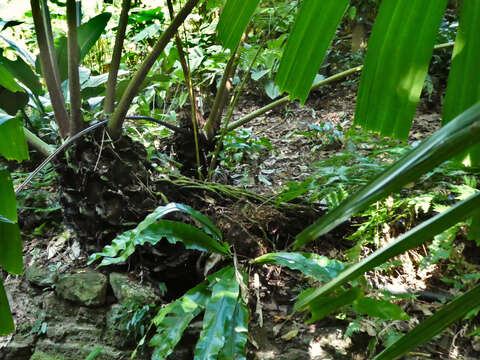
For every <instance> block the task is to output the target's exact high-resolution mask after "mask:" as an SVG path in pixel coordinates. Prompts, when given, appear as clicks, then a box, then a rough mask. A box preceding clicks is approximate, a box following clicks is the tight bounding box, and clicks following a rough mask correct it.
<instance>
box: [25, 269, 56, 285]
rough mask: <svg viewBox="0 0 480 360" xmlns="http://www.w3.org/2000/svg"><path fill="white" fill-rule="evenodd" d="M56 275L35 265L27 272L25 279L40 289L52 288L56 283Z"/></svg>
mask: <svg viewBox="0 0 480 360" xmlns="http://www.w3.org/2000/svg"><path fill="white" fill-rule="evenodd" d="M55 276H56V275H55V273H54V272H51V271H50V270H48V269H45V268H41V267H39V266H38V265H37V264H33V265H32V266H30V267H29V268H28V269H27V270H25V278H26V279H27V281H28V282H29V283H30V284H32V285H35V286H38V287H42V288H45V287H50V286H52V285H53V284H54V282H55Z"/></svg>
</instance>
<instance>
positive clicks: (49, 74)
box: [30, 0, 70, 138]
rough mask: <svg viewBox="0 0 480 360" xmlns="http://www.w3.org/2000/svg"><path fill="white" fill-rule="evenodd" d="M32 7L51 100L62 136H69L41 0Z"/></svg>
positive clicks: (33, 1) (62, 98)
mask: <svg viewBox="0 0 480 360" xmlns="http://www.w3.org/2000/svg"><path fill="white" fill-rule="evenodd" d="M30 4H31V7H32V17H33V22H34V24H35V33H36V36H37V43H38V47H39V49H40V55H39V56H40V64H41V66H42V71H43V76H44V78H45V82H46V84H47V88H48V92H49V94H50V101H51V102H52V108H53V112H54V114H55V120H56V122H57V125H58V129H59V131H60V136H61V137H62V138H65V137H67V136H68V134H69V131H70V126H69V123H68V113H67V107H66V105H65V99H64V97H63V93H62V89H61V87H60V84H59V81H57V78H56V75H55V73H56V71H55V69H57V71H58V65H57V63H56V62H55V63H53V62H52V56H51V54H50V51H49V46H48V40H47V35H46V34H47V33H46V29H45V23H44V20H43V16H42V10H41V9H40V4H39V0H30Z"/></svg>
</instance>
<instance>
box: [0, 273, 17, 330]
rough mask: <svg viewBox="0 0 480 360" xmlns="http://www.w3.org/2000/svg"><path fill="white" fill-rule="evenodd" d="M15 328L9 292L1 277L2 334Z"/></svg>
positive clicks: (0, 325)
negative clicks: (6, 290)
mask: <svg viewBox="0 0 480 360" xmlns="http://www.w3.org/2000/svg"><path fill="white" fill-rule="evenodd" d="M14 330H15V325H14V323H13V318H12V313H11V312H10V305H9V304H8V298H7V294H6V293H5V289H4V288H3V283H2V279H0V336H3V335H8V334H10V333H12V332H13V331H14Z"/></svg>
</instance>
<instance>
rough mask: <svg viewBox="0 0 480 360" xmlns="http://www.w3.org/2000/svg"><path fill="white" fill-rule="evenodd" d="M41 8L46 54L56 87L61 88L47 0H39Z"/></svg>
mask: <svg viewBox="0 0 480 360" xmlns="http://www.w3.org/2000/svg"><path fill="white" fill-rule="evenodd" d="M41 9H42V17H43V23H44V24H45V37H46V39H47V46H48V55H49V57H50V61H51V63H52V64H53V73H54V75H55V81H56V82H57V84H58V87H60V88H62V81H61V79H60V69H59V68H58V66H57V64H58V61H57V52H56V50H55V44H54V42H53V31H52V21H51V19H50V9H49V8H48V0H41Z"/></svg>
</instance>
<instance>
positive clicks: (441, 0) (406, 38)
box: [355, 0, 447, 139]
mask: <svg viewBox="0 0 480 360" xmlns="http://www.w3.org/2000/svg"><path fill="white" fill-rule="evenodd" d="M446 6H447V0H383V1H382V3H381V5H380V9H379V12H378V16H377V18H376V20H375V25H374V27H373V31H372V35H371V37H370V40H369V42H368V51H367V55H366V58H365V67H364V69H363V71H362V76H361V78H360V86H359V90H358V99H357V108H356V111H355V124H357V125H361V126H362V127H364V128H366V129H371V130H375V131H379V132H380V133H381V134H383V135H387V136H393V137H395V138H399V139H406V138H407V137H408V133H409V131H410V126H411V123H412V119H413V116H414V114H415V108H416V106H417V103H418V100H419V99H420V93H421V91H422V88H423V84H424V81H425V77H426V75H427V70H428V64H429V62H430V59H431V57H432V52H433V45H434V43H435V39H436V36H437V31H438V28H439V26H440V22H441V20H442V16H443V13H444V12H445V8H446Z"/></svg>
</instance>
